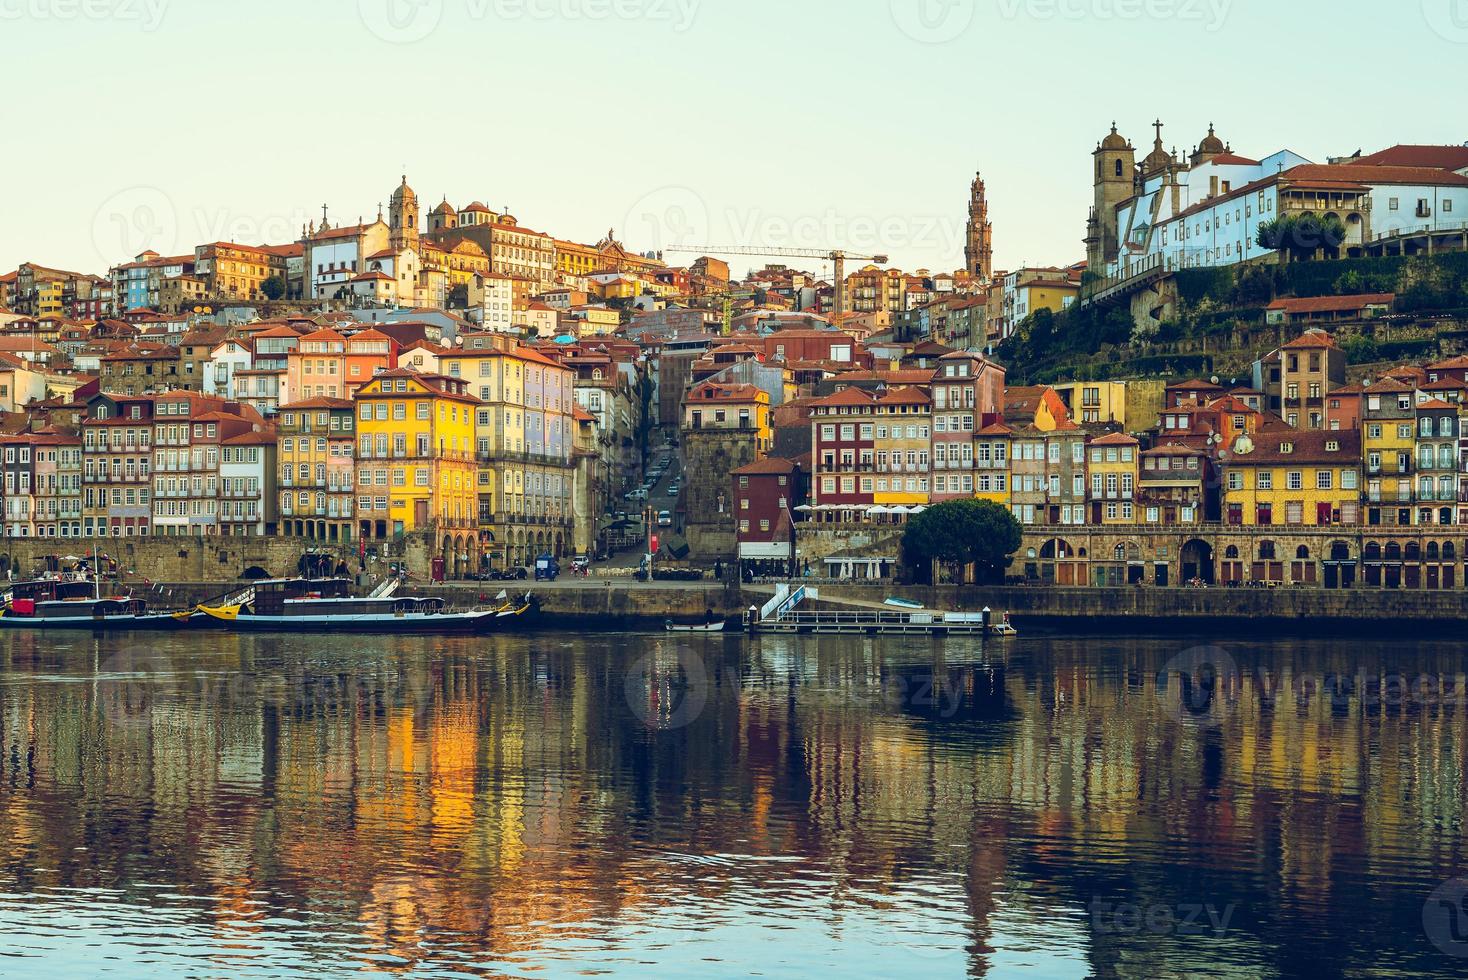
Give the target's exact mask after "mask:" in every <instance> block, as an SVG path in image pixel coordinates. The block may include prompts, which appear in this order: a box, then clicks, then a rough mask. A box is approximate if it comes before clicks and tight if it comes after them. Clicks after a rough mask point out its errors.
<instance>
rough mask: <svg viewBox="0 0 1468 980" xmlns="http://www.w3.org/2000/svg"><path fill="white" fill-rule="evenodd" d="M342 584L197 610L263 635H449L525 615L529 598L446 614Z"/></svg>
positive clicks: (296, 583) (261, 589)
mask: <svg viewBox="0 0 1468 980" xmlns="http://www.w3.org/2000/svg"><path fill="white" fill-rule="evenodd" d="M350 590H351V583H350V582H349V581H348V580H346V579H277V580H272V581H266V582H257V583H256V584H255V587H254V589H253V590H251V593H249V594H248V595H247V596H246V597H245V601H242V602H239V603H235V604H231V605H220V606H207V605H206V606H200V607H199V612H201V613H203V614H204V615H205V616H208V617H209V618H210V619H212V620H214V621H216V622H218V623H220V624H221V625H223V626H224V627H225V628H226V629H232V630H241V631H250V632H268V633H303V632H304V633H375V634H384V635H388V634H432V635H439V634H451V633H488V632H492V631H494V630H497V629H500V628H503V627H504V625H505V620H506V619H507V618H508V617H520V616H525V615H529V614H530V613H531V612H532V611H533V610H534V609H535V608H536V605H535V602H534V599H533V597H531V596H528V595H527V596H526V597H525V599H524V600H521V601H519V602H516V603H505V604H502V605H500V606H496V607H492V608H489V609H477V610H471V611H468V612H450V611H449V610H448V603H447V601H446V600H444V599H438V598H415V597H411V596H385V597H380V598H374V597H365V598H363V597H356V596H353V595H351V594H350Z"/></svg>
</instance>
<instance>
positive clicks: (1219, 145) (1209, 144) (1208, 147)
mask: <svg viewBox="0 0 1468 980" xmlns="http://www.w3.org/2000/svg"><path fill="white" fill-rule="evenodd" d="M1225 149H1226V147H1225V146H1224V143H1223V140H1221V139H1219V138H1218V136H1217V135H1216V134H1215V133H1214V132H1213V124H1212V123H1209V124H1208V135H1207V136H1205V137H1203V142H1201V143H1199V144H1198V152H1199V153H1222V152H1223V151H1224V150H1225Z"/></svg>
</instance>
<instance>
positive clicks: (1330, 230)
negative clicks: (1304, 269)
mask: <svg viewBox="0 0 1468 980" xmlns="http://www.w3.org/2000/svg"><path fill="white" fill-rule="evenodd" d="M1254 240H1255V242H1256V243H1257V244H1258V245H1259V247H1260V248H1267V249H1269V250H1271V251H1274V252H1280V253H1284V254H1287V255H1289V257H1290V258H1292V259H1308V258H1309V257H1310V256H1312V255H1314V254H1315V253H1316V252H1317V251H1318V250H1320V249H1329V250H1332V251H1334V250H1336V249H1339V248H1340V247H1341V245H1342V243H1344V242H1345V240H1346V225H1345V222H1343V221H1341V219H1340V218H1339V217H1337V216H1336V215H1333V214H1327V215H1314V214H1298V215H1296V214H1285V215H1281V216H1280V217H1278V218H1276V219H1275V220H1273V221H1265V222H1263V223H1261V224H1260V225H1259V228H1258V231H1257V233H1256V234H1255V236H1254Z"/></svg>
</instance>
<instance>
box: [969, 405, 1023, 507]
mask: <svg viewBox="0 0 1468 980" xmlns="http://www.w3.org/2000/svg"><path fill="white" fill-rule="evenodd" d="M1013 438H1014V430H1013V429H1011V428H1010V427H1009V426H1007V425H1005V424H1004V423H1003V422H995V423H994V424H993V425H987V426H985V427H984V428H982V429H980V430H979V431H978V432H976V433H974V496H976V497H978V498H979V499H980V500H992V501H993V502H994V503H996V504H1000V505H1002V506H1003V507H1004V508H1005V509H1006V510H1007V509H1008V508H1009V456H1010V452H1009V444H1010V440H1011V439H1013Z"/></svg>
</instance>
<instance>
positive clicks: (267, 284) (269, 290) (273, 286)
mask: <svg viewBox="0 0 1468 980" xmlns="http://www.w3.org/2000/svg"><path fill="white" fill-rule="evenodd" d="M260 292H262V293H264V294H265V298H266V299H268V300H272V301H273V300H277V299H280V298H281V297H282V296H284V295H285V280H284V279H282V278H281V277H280V276H271V277H270V278H269V279H266V280H265V281H264V282H262V283H261V284H260Z"/></svg>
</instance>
